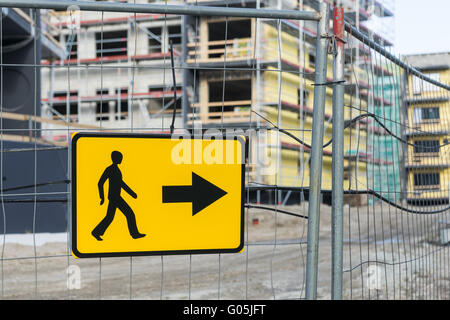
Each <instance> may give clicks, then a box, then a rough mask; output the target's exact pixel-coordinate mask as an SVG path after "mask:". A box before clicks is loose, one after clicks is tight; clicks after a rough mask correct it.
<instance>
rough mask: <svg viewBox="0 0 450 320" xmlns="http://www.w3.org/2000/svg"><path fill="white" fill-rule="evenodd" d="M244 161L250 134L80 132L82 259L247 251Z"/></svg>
mask: <svg viewBox="0 0 450 320" xmlns="http://www.w3.org/2000/svg"><path fill="white" fill-rule="evenodd" d="M244 159H245V140H244V138H243V137H224V136H220V137H217V136H216V137H214V139H206V138H204V139H202V138H195V137H194V136H187V137H186V136H170V135H155V134H103V133H102V134H100V133H77V134H75V135H74V136H73V137H72V230H71V233H72V234H71V239H72V252H73V254H74V256H76V257H78V258H87V257H113V256H131V255H161V254H193V253H227V252H239V251H241V250H242V249H243V230H244V228H243V227H244V218H243V215H244V209H243V208H244V206H243V192H244V164H245V160H244Z"/></svg>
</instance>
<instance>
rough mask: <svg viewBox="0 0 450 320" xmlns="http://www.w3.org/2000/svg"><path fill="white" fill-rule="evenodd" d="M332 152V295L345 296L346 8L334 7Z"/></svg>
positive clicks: (332, 296)
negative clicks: (343, 282) (343, 293)
mask: <svg viewBox="0 0 450 320" xmlns="http://www.w3.org/2000/svg"><path fill="white" fill-rule="evenodd" d="M333 31H334V36H335V42H334V43H335V45H336V46H335V49H336V52H335V53H334V63H333V81H334V82H335V85H334V88H333V154H332V180H331V183H332V189H331V205H332V208H331V247H332V250H331V255H332V257H331V265H332V272H331V279H332V280H331V299H333V300H341V299H342V272H343V262H342V260H343V232H344V229H343V209H344V93H345V92H344V83H343V80H344V41H343V39H344V9H343V8H341V7H337V6H335V7H334V10H333Z"/></svg>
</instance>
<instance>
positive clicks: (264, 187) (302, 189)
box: [245, 184, 450, 214]
mask: <svg viewBox="0 0 450 320" xmlns="http://www.w3.org/2000/svg"><path fill="white" fill-rule="evenodd" d="M245 188H246V190H284V191H297V192H304V193H305V194H309V187H283V186H277V185H267V184H259V185H257V186H255V185H253V186H252V185H247V186H246V187H245ZM320 192H321V193H327V194H331V190H326V189H321V191H320ZM344 194H352V195H360V194H369V195H373V196H374V197H376V198H378V199H380V200H381V201H383V202H386V203H388V204H390V205H392V206H394V207H395V208H397V209H400V210H402V211H404V212H408V213H414V214H438V213H442V212H445V211H449V210H450V206H447V207H444V208H442V209H439V210H433V211H422V210H413V209H409V208H406V207H403V206H401V205H399V204H397V203H395V202H392V201H391V200H389V199H387V198H385V197H383V196H382V195H381V194H379V193H377V192H376V191H374V190H371V189H367V190H344Z"/></svg>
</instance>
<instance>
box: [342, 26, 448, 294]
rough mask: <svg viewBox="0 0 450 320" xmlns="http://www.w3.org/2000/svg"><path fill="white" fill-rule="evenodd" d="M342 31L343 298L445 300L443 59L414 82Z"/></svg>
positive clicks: (424, 62)
mask: <svg viewBox="0 0 450 320" xmlns="http://www.w3.org/2000/svg"><path fill="white" fill-rule="evenodd" d="M348 31H349V32H348V33H347V34H346V41H347V43H346V49H347V51H349V52H350V51H351V50H352V49H353V48H357V49H356V54H355V55H353V54H352V55H349V56H348V57H346V61H347V68H348V78H347V83H346V88H347V90H346V91H347V97H348V100H347V101H346V102H345V112H346V117H347V119H352V120H353V119H358V121H349V122H348V124H349V125H348V126H347V129H346V135H345V136H346V140H345V145H346V154H345V158H346V162H347V167H346V170H347V174H348V178H349V179H348V186H345V189H347V190H346V191H344V193H347V194H348V197H349V198H348V199H349V202H348V204H347V205H346V208H345V209H344V217H345V226H344V260H345V262H344V263H345V266H344V278H343V279H344V288H343V296H344V298H351V299H448V298H449V282H448V271H447V265H448V257H449V256H448V255H449V252H448V248H449V247H448V240H447V239H446V238H445V235H446V232H447V221H448V214H449V206H448V205H449V197H448V195H449V193H448V181H447V180H448V176H447V169H446V168H447V167H448V165H447V162H448V153H447V151H446V148H447V145H448V130H447V127H448V125H447V122H446V121H447V120H446V118H447V116H446V114H447V113H448V106H449V105H448V97H449V91H448V86H447V85H445V83H448V72H447V71H448V67H446V66H445V64H448V54H443V55H438V54H436V55H433V54H432V55H417V56H406V57H404V60H405V62H407V63H408V64H410V65H412V66H415V67H417V68H418V69H419V70H421V71H422V72H423V74H422V76H421V75H418V74H417V73H416V72H414V73H413V72H412V71H411V69H409V68H404V67H403V66H399V65H398V62H396V61H394V60H392V59H391V58H390V57H389V58H387V57H386V56H385V55H384V54H381V53H379V52H378V50H377V51H376V50H374V49H373V48H374V46H373V43H377V42H378V43H379V44H380V46H382V45H383V43H382V42H380V39H377V38H376V35H374V34H373V33H369V34H368V37H367V39H370V40H371V41H372V42H371V43H370V45H369V43H368V42H366V43H365V42H364V41H360V40H359V39H357V38H356V37H355V35H354V34H352V30H348ZM353 31H354V30H353ZM367 41H369V40H367ZM398 60H400V59H398ZM444 61H446V62H444ZM415 71H416V70H415ZM430 79H431V80H430ZM432 80H437V81H438V82H437V84H435V83H431V82H430V81H432ZM439 82H440V83H439Z"/></svg>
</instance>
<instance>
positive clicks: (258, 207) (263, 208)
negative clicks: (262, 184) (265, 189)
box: [245, 204, 308, 219]
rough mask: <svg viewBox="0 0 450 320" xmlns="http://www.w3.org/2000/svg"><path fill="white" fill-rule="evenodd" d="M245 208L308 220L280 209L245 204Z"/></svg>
mask: <svg viewBox="0 0 450 320" xmlns="http://www.w3.org/2000/svg"><path fill="white" fill-rule="evenodd" d="M245 207H246V208H251V209H262V210H269V211H275V212H279V213H283V214H287V215H290V216H294V217H299V218H303V219H308V217H307V216H303V215H301V214H297V213H293V212H289V211H285V210H280V209H278V208H271V207H264V206H257V205H253V204H246V205H245Z"/></svg>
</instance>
